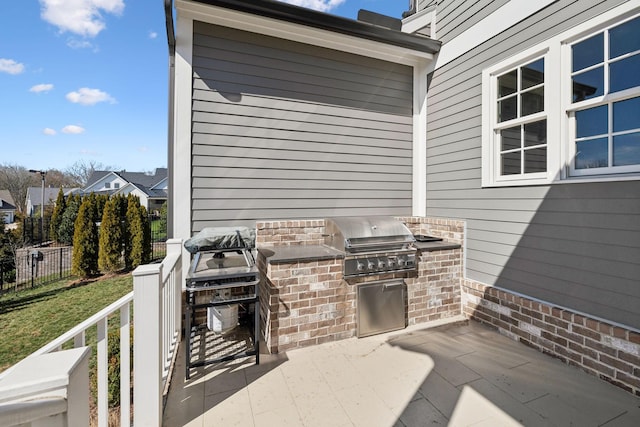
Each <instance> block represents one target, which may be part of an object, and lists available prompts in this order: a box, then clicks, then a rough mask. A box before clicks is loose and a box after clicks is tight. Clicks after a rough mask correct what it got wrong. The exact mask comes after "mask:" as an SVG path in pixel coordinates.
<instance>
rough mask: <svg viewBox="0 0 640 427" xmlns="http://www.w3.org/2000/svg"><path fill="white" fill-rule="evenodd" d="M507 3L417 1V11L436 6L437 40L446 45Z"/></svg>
mask: <svg viewBox="0 0 640 427" xmlns="http://www.w3.org/2000/svg"><path fill="white" fill-rule="evenodd" d="M507 2H508V0H497V1H496V0H438V1H419V2H418V10H419V11H420V10H424V9H426V8H428V7H432V6H436V8H437V9H436V20H437V21H436V24H437V35H438V40H441V41H443V42H444V43H446V42H448V41H449V40H451V39H453V38H454V37H456V36H457V35H459V34H460V33H462V32H463V31H465V30H466V29H468V28H469V27H471V26H473V25H475V24H476V23H478V22H479V21H481V20H482V19H484V18H485V17H487V16H488V15H490V14H491V13H493V12H494V11H495V10H497V9H499V8H500V7H501V6H502V5H504V4H505V3H507Z"/></svg>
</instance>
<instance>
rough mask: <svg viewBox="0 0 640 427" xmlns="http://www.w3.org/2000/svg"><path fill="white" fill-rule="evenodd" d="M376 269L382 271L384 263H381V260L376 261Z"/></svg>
mask: <svg viewBox="0 0 640 427" xmlns="http://www.w3.org/2000/svg"><path fill="white" fill-rule="evenodd" d="M378 269H380V270H383V269H384V261H382V260H381V259H379V260H378Z"/></svg>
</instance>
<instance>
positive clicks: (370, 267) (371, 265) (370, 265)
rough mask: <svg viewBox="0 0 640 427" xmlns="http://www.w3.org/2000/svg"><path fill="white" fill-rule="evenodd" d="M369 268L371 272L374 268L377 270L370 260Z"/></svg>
mask: <svg viewBox="0 0 640 427" xmlns="http://www.w3.org/2000/svg"><path fill="white" fill-rule="evenodd" d="M367 267H368V268H369V270H373V269H374V268H376V265H375V264H374V263H373V261H371V260H369V263H368V264H367Z"/></svg>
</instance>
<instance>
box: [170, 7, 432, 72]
mask: <svg viewBox="0 0 640 427" xmlns="http://www.w3.org/2000/svg"><path fill="white" fill-rule="evenodd" d="M176 10H177V12H178V14H179V16H183V17H185V18H191V19H194V20H197V21H203V22H207V23H210V24H216V25H221V26H225V27H230V28H235V29H239V30H244V31H249V32H252V33H257V34H264V35H267V36H272V37H278V38H281V39H286V40H292V41H296V42H300V43H305V44H310V45H315V46H320V47H326V48H328V49H334V50H339V51H343V52H347V53H353V54H356V55H362V56H367V57H370V58H376V59H381V60H384V61H389V62H394V63H399V64H404V65H410V66H413V65H415V64H417V63H421V62H424V61H425V60H427V61H429V60H432V59H433V55H432V54H430V53H425V52H419V51H415V50H412V49H407V48H403V47H398V46H394V45H389V44H385V43H380V42H376V41H373V40H368V39H362V38H359V37H354V36H349V35H346V34H340V33H336V32H333V31H327V30H323V29H320V28H313V27H309V26H306V25H300V24H295V23H291V22H286V21H281V20H276V19H271V18H266V17H263V16H258V15H253V14H249V13H244V12H239V11H235V10H231V9H225V8H221V7H216V6H211V5H206V4H201V3H195V2H191V1H186V0H177V1H176Z"/></svg>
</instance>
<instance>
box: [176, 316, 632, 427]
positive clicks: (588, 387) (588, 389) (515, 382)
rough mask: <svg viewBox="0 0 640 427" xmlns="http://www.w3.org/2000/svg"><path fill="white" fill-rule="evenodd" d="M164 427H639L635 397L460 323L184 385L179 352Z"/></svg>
mask: <svg viewBox="0 0 640 427" xmlns="http://www.w3.org/2000/svg"><path fill="white" fill-rule="evenodd" d="M181 354H182V352H181V353H180V355H181ZM163 425H165V426H166V427H178V426H180V427H182V426H218V425H220V426H269V427H271V426H289V427H294V426H305V427H316V426H318V427H322V426H331V427H334V426H337V427H342V426H344V427H353V426H363V427H364V426H366V427H372V426H373V427H375V426H381V427H413V426H416V427H420V426H437V425H448V426H491V427H495V426H520V425H524V426H570V425H574V426H590V425H593V426H607V427H617V426H639V425H640V398H638V397H636V396H633V395H631V394H629V393H627V392H625V391H623V390H621V389H619V388H617V387H614V386H613V385H611V384H609V383H607V382H604V381H602V380H600V379H598V378H595V377H593V376H590V375H588V374H587V373H585V372H582V371H580V370H579V369H577V368H574V367H571V366H567V365H564V364H563V363H561V362H560V361H558V360H556V359H553V358H551V357H549V356H546V355H543V354H541V353H539V352H537V351H535V350H533V349H531V348H529V347H526V346H524V345H522V344H519V343H517V342H515V341H513V340H511V339H509V338H507V337H504V336H501V335H499V334H498V333H497V332H495V331H493V330H492V329H489V328H487V327H485V326H483V325H480V324H478V323H475V322H458V323H456V324H451V325H444V326H440V327H437V328H431V329H427V328H425V327H424V325H422V326H420V325H418V326H412V327H410V328H407V329H405V330H403V331H396V332H391V333H387V334H381V335H376V336H372V337H367V338H362V339H356V338H353V339H348V340H343V341H338V342H332V343H326V344H322V345H318V346H314V347H309V348H303V349H297V350H293V351H289V352H287V353H285V354H278V355H266V354H265V355H261V364H260V365H255V364H254V358H253V357H250V358H246V359H240V360H234V361H230V362H224V363H221V364H215V365H208V366H205V367H200V368H197V369H193V370H192V375H191V379H190V380H188V381H185V379H184V359H183V358H181V357H179V358H178V366H177V367H176V369H175V370H174V377H173V379H172V384H171V388H170V392H169V396H168V399H167V403H166V407H165V411H164V422H163Z"/></svg>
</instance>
